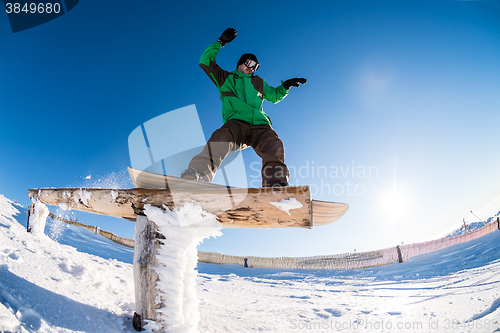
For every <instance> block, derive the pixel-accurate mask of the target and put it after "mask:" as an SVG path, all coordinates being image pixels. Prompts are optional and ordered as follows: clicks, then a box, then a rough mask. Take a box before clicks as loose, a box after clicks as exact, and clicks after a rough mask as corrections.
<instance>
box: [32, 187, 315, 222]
mask: <svg viewBox="0 0 500 333" xmlns="http://www.w3.org/2000/svg"><path fill="white" fill-rule="evenodd" d="M33 195H34V196H36V197H37V198H38V199H39V200H40V201H41V202H42V203H44V204H47V205H55V206H60V207H62V208H67V209H74V210H79V211H83V212H88V213H94V214H100V215H107V216H114V217H121V218H126V219H129V220H135V219H136V217H137V216H138V215H144V213H143V209H144V205H145V204H150V205H151V206H155V207H164V206H165V207H168V208H169V209H173V208H174V207H175V208H180V207H182V206H184V204H185V203H186V202H192V201H195V202H197V203H198V204H199V205H200V206H201V207H202V208H203V209H204V210H205V211H208V212H210V213H212V214H214V215H216V216H217V217H218V219H219V221H220V222H221V223H222V224H223V226H224V227H225V228H284V227H302V228H311V227H312V222H311V216H312V204H311V194H310V190H309V186H297V187H276V188H250V189H237V188H231V189H225V188H221V189H208V190H207V189H204V190H201V189H200V190H189V191H183V190H175V191H171V190H169V189H143V188H135V189H92V188H59V189H53V188H48V189H32V190H29V191H28V196H30V197H31V196H33ZM290 198H295V199H296V200H298V201H299V202H300V203H301V204H302V207H301V208H297V209H292V210H290V211H289V213H290V215H288V214H287V212H285V211H282V210H280V209H278V208H277V207H275V206H274V205H272V204H271V203H270V202H278V201H280V200H283V199H284V200H288V199H290Z"/></svg>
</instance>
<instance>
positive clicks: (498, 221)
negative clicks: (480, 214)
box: [497, 217, 500, 229]
mask: <svg viewBox="0 0 500 333" xmlns="http://www.w3.org/2000/svg"><path fill="white" fill-rule="evenodd" d="M497 225H498V229H500V217H497Z"/></svg>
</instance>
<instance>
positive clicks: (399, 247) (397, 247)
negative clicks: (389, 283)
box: [396, 245, 404, 264]
mask: <svg viewBox="0 0 500 333" xmlns="http://www.w3.org/2000/svg"><path fill="white" fill-rule="evenodd" d="M396 250H397V251H398V259H399V263H400V264H401V263H402V262H403V261H404V260H403V250H401V246H400V245H398V246H396Z"/></svg>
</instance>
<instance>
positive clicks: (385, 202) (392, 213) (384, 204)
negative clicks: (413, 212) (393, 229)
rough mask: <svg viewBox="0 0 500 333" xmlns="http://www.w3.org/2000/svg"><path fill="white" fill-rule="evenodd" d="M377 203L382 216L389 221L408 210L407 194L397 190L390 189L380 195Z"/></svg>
mask: <svg viewBox="0 0 500 333" xmlns="http://www.w3.org/2000/svg"><path fill="white" fill-rule="evenodd" d="M379 203H380V208H381V209H382V210H383V212H384V214H386V215H387V216H389V217H390V218H391V219H396V218H398V217H401V216H402V215H404V214H405V213H406V212H407V211H408V209H409V208H410V204H409V199H408V195H407V193H405V192H404V191H402V190H397V189H390V190H388V191H386V192H384V193H382V194H381V196H380V199H379Z"/></svg>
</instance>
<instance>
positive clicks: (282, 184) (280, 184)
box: [269, 182, 290, 187]
mask: <svg viewBox="0 0 500 333" xmlns="http://www.w3.org/2000/svg"><path fill="white" fill-rule="evenodd" d="M287 186H290V185H288V183H287V182H281V183H275V184H272V185H269V187H287Z"/></svg>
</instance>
